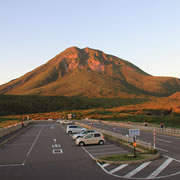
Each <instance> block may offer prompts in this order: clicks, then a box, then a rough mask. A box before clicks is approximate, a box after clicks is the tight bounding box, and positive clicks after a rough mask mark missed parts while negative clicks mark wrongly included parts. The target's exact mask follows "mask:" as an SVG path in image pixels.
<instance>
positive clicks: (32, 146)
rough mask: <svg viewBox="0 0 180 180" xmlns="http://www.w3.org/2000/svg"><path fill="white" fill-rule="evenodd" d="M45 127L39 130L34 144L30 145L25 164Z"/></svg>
mask: <svg viewBox="0 0 180 180" xmlns="http://www.w3.org/2000/svg"><path fill="white" fill-rule="evenodd" d="M43 128H44V127H41V129H40V130H39V132H38V134H37V136H36V138H35V140H34V142H33V144H32V145H31V147H30V149H29V151H28V153H27V156H26V159H25V160H24V162H23V164H25V163H26V161H27V159H28V157H29V155H30V154H31V151H32V149H33V148H34V145H35V144H36V142H37V140H38V138H39V136H40V134H41V132H42V130H43Z"/></svg>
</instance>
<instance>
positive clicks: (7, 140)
mask: <svg viewBox="0 0 180 180" xmlns="http://www.w3.org/2000/svg"><path fill="white" fill-rule="evenodd" d="M30 127H31V126H26V127H24V128H23V129H22V128H21V129H20V131H19V132H17V133H16V134H14V135H12V136H10V137H9V138H7V139H5V140H4V141H2V142H1V143H0V146H2V145H4V144H6V143H7V142H9V141H10V140H11V139H14V138H15V137H16V136H18V135H20V134H21V133H23V132H24V131H26V130H27V129H29V128H30Z"/></svg>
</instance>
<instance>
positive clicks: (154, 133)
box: [154, 129, 156, 149]
mask: <svg viewBox="0 0 180 180" xmlns="http://www.w3.org/2000/svg"><path fill="white" fill-rule="evenodd" d="M154 149H156V131H155V129H154Z"/></svg>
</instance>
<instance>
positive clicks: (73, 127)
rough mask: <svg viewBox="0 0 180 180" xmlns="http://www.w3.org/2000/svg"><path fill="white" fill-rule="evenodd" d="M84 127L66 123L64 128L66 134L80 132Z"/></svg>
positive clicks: (84, 129)
mask: <svg viewBox="0 0 180 180" xmlns="http://www.w3.org/2000/svg"><path fill="white" fill-rule="evenodd" d="M86 130H87V129H86V128H83V127H81V126H77V125H68V126H67V128H66V132H67V133H68V134H73V133H80V132H82V131H86Z"/></svg>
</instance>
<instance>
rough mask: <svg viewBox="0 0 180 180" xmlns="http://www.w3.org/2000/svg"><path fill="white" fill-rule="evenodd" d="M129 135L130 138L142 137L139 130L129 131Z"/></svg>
mask: <svg viewBox="0 0 180 180" xmlns="http://www.w3.org/2000/svg"><path fill="white" fill-rule="evenodd" d="M129 135H130V136H133V137H134V136H140V130H139V129H129Z"/></svg>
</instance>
